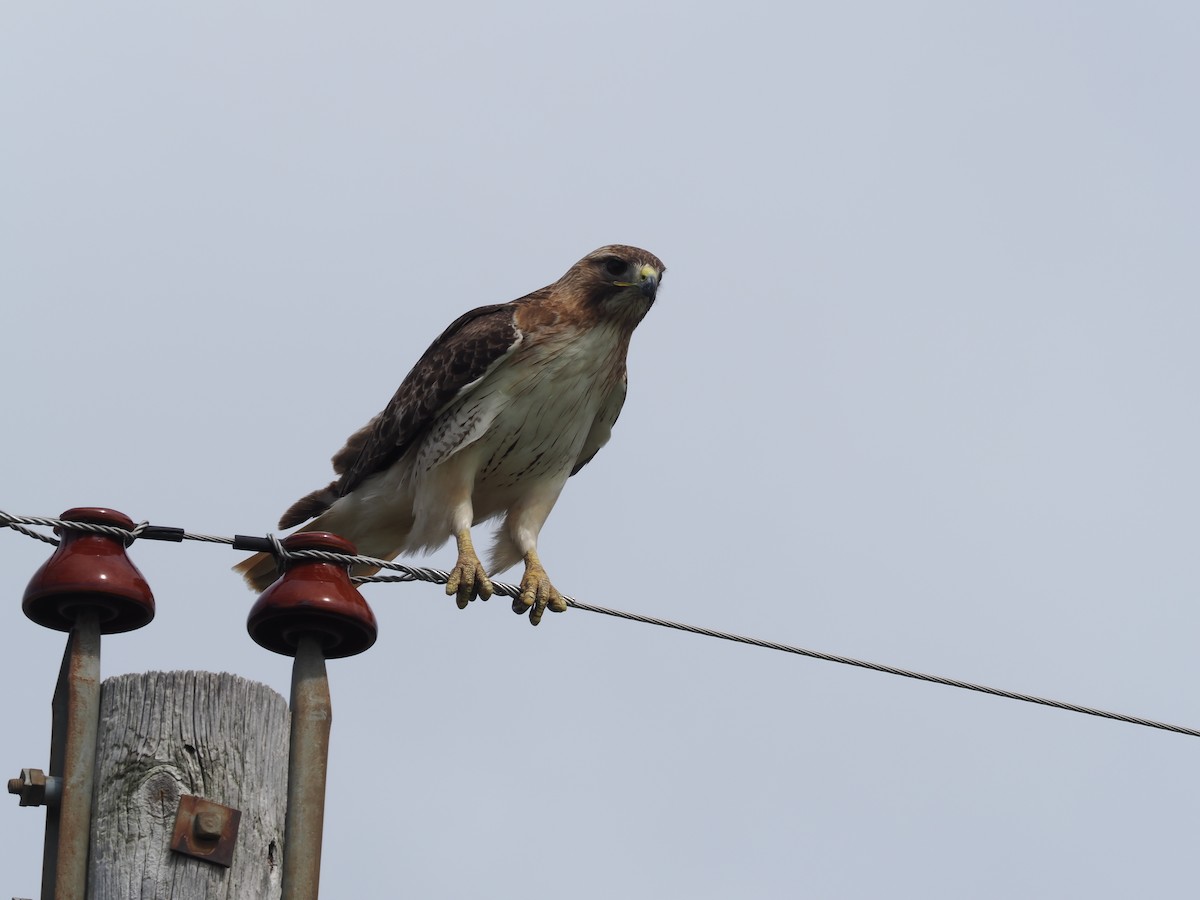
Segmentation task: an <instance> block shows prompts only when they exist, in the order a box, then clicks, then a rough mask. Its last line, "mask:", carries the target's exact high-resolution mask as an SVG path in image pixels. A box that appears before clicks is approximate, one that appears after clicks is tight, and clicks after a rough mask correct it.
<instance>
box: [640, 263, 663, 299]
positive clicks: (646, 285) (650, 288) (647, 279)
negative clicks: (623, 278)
mask: <svg viewBox="0 0 1200 900" xmlns="http://www.w3.org/2000/svg"><path fill="white" fill-rule="evenodd" d="M658 275H659V273H658V270H657V269H655V268H654V266H651V265H645V266H642V268H641V271H639V272H638V287H640V288H641V289H642V296H644V297H649V298H650V299H651V300H653V299H654V295H655V294H657V293H658Z"/></svg>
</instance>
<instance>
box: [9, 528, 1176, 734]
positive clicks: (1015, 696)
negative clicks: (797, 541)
mask: <svg viewBox="0 0 1200 900" xmlns="http://www.w3.org/2000/svg"><path fill="white" fill-rule="evenodd" d="M0 526H7V527H8V528H11V529H13V530H14V531H18V532H20V533H21V534H24V535H26V536H28V537H32V538H36V539H37V540H41V541H46V542H48V543H51V544H57V543H58V541H57V540H55V539H54V538H52V537H49V536H47V535H44V534H41V533H39V532H36V531H34V530H32V528H29V527H27V526H41V527H47V528H57V529H64V528H65V529H73V530H76V531H85V532H90V533H93V534H107V535H111V536H113V537H119V538H121V539H122V540H124V541H125V543H126V544H129V543H132V542H133V541H134V540H137V539H138V538H141V539H143V540H147V539H148V540H166V541H203V542H206V543H212V544H229V545H231V546H233V547H234V549H237V550H259V551H265V552H268V553H274V554H275V555H276V557H277V558H280V559H283V560H287V559H316V560H321V561H323V562H332V563H337V564H339V565H345V566H354V565H362V566H368V567H372V568H378V569H386V570H389V571H393V572H396V573H398V574H395V575H364V576H355V577H353V578H352V579H351V580H353V581H355V582H357V583H359V584H363V583H381V582H412V581H425V582H429V583H431V584H445V583H446V582H447V581H448V580H449V578H450V575H449V573H448V572H445V571H443V570H442V569H429V568H425V567H422V566H409V565H406V564H404V563H398V562H393V561H392V560H387V559H376V558H374V557H370V556H358V555H351V554H346V553H333V552H330V551H327V550H288V549H287V548H286V547H284V546H283V544H282V543H281V542H280V540H279V539H278V538H277V537H275V536H274V535H267V536H266V537H247V536H245V535H235V536H233V537H219V536H216V535H209V534H193V533H190V532H187V531H184V530H183V529H182V528H168V527H163V526H157V525H150V524H149V523H147V522H142V523H140V524H139V525H136V526H135V527H134V528H133V529H132V530H128V531H127V530H126V529H124V528H118V527H116V526H113V525H95V524H91V523H89V522H69V521H64V520H62V519H53V518H47V517H43V516H14V515H10V514H8V513H6V512H4V511H3V510H0ZM492 588H493V591H494V593H496V594H499V595H501V596H504V597H518V596H520V594H521V589H520V588H519V587H517V586H516V585H513V584H506V583H504V582H500V581H493V582H492ZM563 599H565V600H566V602H567V606H570V607H573V608H574V609H580V610H583V611H584V612H592V613H599V614H600V615H605V616H612V617H614V618H618V619H625V620H627V621H630V622H640V623H642V624H644V625H657V626H659V627H660V628H670V629H672V630H674V631H683V632H687V633H688V634H697V635H701V636H702V637H710V638H716V639H717V640H722V641H732V642H733V643H737V644H747V645H749V646H752V647H762V648H763V649H765V650H777V651H779V652H781V653H791V654H794V655H796V656H806V657H808V658H810V659H819V660H823V661H825V662H833V663H839V664H841V665H844V666H855V667H857V668H860V669H869V670H870V671H872V672H882V673H884V674H885V675H897V676H900V677H901V678H911V679H914V680H916V681H925V682H928V683H930V684H940V685H944V686H946V687H952V688H959V689H960V690H964V691H975V692H977V693H981V694H990V695H991V696H993V697H1004V698H1006V699H1008V700H1019V701H1021V702H1023V703H1033V704H1037V705H1039V706H1049V707H1051V708H1053V709H1061V710H1065V711H1067V712H1073V713H1080V714H1081V715H1085V716H1096V717H1098V718H1101V719H1112V720H1115V721H1117V722H1126V723H1128V724H1130V725H1140V726H1143V727H1145V728H1156V729H1159V730H1161V731H1170V732H1174V733H1175V734H1183V735H1187V736H1189V737H1200V729H1195V728H1187V727H1185V726H1182V725H1171V724H1169V723H1167V722H1158V721H1155V720H1154V719H1145V718H1142V717H1140V716H1130V715H1126V714H1124V713H1116V712H1109V711H1107V710H1102V709H1095V708H1093V707H1090V706H1080V705H1078V704H1075V703H1066V702H1064V701H1062V700H1052V699H1049V698H1046V697H1038V696H1035V695H1033V694H1023V693H1020V692H1017V691H1008V690H1004V689H1002V688H994V687H988V686H987V685H983V684H975V683H973V682H970V681H960V680H959V679H957V678H946V677H944V676H941V675H928V674H925V673H923V672H914V671H912V670H910V669H901V668H898V667H896V666H889V665H885V664H883V663H874V662H867V661H866V660H861V659H854V658H853V657H850V656H839V655H837V654H833V653H822V652H821V651H819V650H807V649H805V648H803V647H795V646H793V645H791V644H781V643H779V642H777V641H766V640H762V639H760V638H752V637H745V636H743V635H740V634H733V633H731V632H727V631H717V630H716V629H713V628H703V627H701V626H698V625H687V624H685V623H683V622H674V621H672V620H670V619H660V618H658V617H656V616H647V615H643V614H641V613H632V612H625V611H623V610H619V609H609V608H608V607H605V606H594V605H592V604H590V603H582V602H580V601H579V600H576V599H575V598H573V597H565V596H564V598H563Z"/></svg>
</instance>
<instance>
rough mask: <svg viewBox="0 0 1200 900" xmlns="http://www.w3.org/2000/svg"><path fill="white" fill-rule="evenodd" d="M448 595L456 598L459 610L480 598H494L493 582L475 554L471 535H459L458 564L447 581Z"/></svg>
mask: <svg viewBox="0 0 1200 900" xmlns="http://www.w3.org/2000/svg"><path fill="white" fill-rule="evenodd" d="M446 594H447V596H450V597H454V602H455V603H457V604H458V608H459V609H466V608H467V604H468V603H470V602H471V601H472V600H474V599H475V598H476V597H478V598H479V599H480V600H486V599H487V598H488V597H490V596H492V582H491V579H489V578H488V576H487V572H486V571H485V570H484V568H483V563H481V562H480V561H479V557H478V556H477V555H476V554H475V548H474V547H473V546H472V545H471V536H470V534H469V533H464V534H460V535H458V562H457V563H456V564H455V566H454V568H453V569H452V570H451V572H450V577H449V578H447V579H446Z"/></svg>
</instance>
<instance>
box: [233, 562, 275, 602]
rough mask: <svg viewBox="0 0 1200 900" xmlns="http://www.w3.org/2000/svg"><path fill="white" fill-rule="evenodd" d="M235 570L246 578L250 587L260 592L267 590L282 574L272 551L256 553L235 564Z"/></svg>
mask: <svg viewBox="0 0 1200 900" xmlns="http://www.w3.org/2000/svg"><path fill="white" fill-rule="evenodd" d="M233 571H235V572H237V573H238V574H239V575H241V576H242V577H243V578H245V579H246V584H248V585H250V589H251V590H252V591H256V592H258V593H262V592H263V591H265V590H266V589H267V587H268V586H270V584H271V582H273V581H274V580H275V579H276V578H278V577H279V575H280V572H279V567H278V566H276V565H275V557H274V556H272V555H271V554H270V553H255V554H254V555H253V556H251V557H249V558H247V559H243V560H242V561H241V562H240V563H238V564H237V565H236V566H234V567H233Z"/></svg>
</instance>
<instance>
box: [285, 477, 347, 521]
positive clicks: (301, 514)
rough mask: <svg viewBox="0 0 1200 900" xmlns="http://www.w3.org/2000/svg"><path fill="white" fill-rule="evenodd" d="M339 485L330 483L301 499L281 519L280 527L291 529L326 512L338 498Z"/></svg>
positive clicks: (334, 482)
mask: <svg viewBox="0 0 1200 900" xmlns="http://www.w3.org/2000/svg"><path fill="white" fill-rule="evenodd" d="M337 484H338V483H337V482H336V481H333V482H330V483H329V485H328V486H327V487H323V488H318V489H317V490H315V491H313V492H312V493H311V494H309V495H308V496H306V497H301V498H300V499H299V500H297V501H296V502H295V503H293V504H292V505H291V506H289V507H288V510H287V512H285V513H284V514H283V516H281V517H280V519H279V527H280V528H291V527H293V526H295V525H299V524H301V523H303V522H307V521H308V520H309V519H313V518H316V517H317V516H319V515H320V514H321V513H323V512H325V510H327V509H329V507H331V506H333V503H334V501H335V500H337V498H338V494H337Z"/></svg>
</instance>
